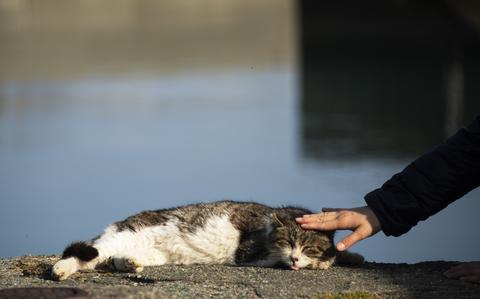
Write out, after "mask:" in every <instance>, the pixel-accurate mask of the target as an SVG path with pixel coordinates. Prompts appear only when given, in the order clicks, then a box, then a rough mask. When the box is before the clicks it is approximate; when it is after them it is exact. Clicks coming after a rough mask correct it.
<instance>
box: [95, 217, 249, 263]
mask: <svg viewBox="0 0 480 299" xmlns="http://www.w3.org/2000/svg"><path fill="white" fill-rule="evenodd" d="M177 223H178V220H177V219H172V220H170V221H168V222H167V223H166V224H165V225H158V226H152V227H146V228H143V229H141V230H140V231H138V232H132V231H121V232H114V231H113V229H112V228H111V227H110V228H107V230H106V231H105V233H104V234H103V235H102V237H101V238H100V239H98V240H97V241H96V242H95V247H96V248H98V249H99V252H100V255H101V256H103V257H108V256H118V255H120V256H132V257H135V258H136V259H137V260H139V261H140V262H141V263H142V264H143V265H145V266H149V265H151V266H153V265H163V264H194V263H202V264H211V263H224V264H233V263H234V258H235V251H236V249H237V247H238V242H239V238H240V232H239V231H238V230H237V229H236V228H235V227H234V226H233V225H232V223H231V222H230V220H229V217H228V215H223V216H213V217H211V218H210V219H208V220H207V222H206V223H205V225H204V226H203V227H199V228H198V229H197V230H196V231H194V232H193V233H191V232H181V231H180V230H179V229H178V225H177Z"/></svg>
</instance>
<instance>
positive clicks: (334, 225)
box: [301, 221, 342, 230]
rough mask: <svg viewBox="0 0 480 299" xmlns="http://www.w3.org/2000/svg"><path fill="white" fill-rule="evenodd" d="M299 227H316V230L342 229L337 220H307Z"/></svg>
mask: <svg viewBox="0 0 480 299" xmlns="http://www.w3.org/2000/svg"><path fill="white" fill-rule="evenodd" d="M301 227H302V228H304V229H318V230H337V229H342V227H341V226H340V223H339V222H338V221H327V222H307V223H302V224H301Z"/></svg>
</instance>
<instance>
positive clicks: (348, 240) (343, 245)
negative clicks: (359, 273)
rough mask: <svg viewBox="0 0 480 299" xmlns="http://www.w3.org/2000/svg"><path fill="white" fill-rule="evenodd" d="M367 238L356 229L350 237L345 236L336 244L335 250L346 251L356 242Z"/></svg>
mask: <svg viewBox="0 0 480 299" xmlns="http://www.w3.org/2000/svg"><path fill="white" fill-rule="evenodd" d="M366 237H367V235H366V234H364V233H363V232H362V231H361V230H359V229H357V230H356V231H354V232H352V233H351V234H350V235H348V236H346V237H345V238H344V239H343V240H342V241H340V242H339V243H338V244H337V249H338V250H339V251H343V250H347V249H348V248H350V247H352V246H353V245H354V244H355V243H357V242H358V241H361V240H363V239H365V238H366Z"/></svg>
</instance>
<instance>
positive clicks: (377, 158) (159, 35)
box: [0, 0, 480, 262]
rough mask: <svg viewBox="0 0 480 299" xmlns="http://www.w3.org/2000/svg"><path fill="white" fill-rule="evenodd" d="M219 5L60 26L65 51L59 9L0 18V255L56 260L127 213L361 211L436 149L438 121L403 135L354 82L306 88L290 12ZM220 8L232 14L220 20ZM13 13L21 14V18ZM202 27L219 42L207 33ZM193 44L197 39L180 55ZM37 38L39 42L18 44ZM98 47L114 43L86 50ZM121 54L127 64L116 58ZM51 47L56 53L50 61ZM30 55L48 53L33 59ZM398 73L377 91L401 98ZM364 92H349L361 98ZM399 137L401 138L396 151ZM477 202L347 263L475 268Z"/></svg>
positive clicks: (365, 249) (420, 119) (361, 248)
mask: <svg viewBox="0 0 480 299" xmlns="http://www.w3.org/2000/svg"><path fill="white" fill-rule="evenodd" d="M233 2H234V3H235V5H237V6H232V7H228V5H226V7H224V8H223V9H220V8H219V7H216V6H215V3H214V2H212V3H210V4H209V5H210V7H209V5H206V6H207V7H206V8H197V10H198V14H197V13H194V12H192V11H188V12H183V13H185V14H187V13H188V14H189V16H190V17H189V18H188V21H186V23H185V24H182V25H178V26H176V25H175V24H177V21H176V18H170V19H167V21H165V20H163V21H159V20H157V18H156V16H148V14H147V15H146V16H145V15H143V14H142V17H139V18H133V17H132V18H130V17H129V14H128V12H130V10H128V9H127V10H125V12H124V14H125V16H124V19H125V20H128V21H125V20H124V19H122V18H120V20H110V21H111V23H109V24H116V25H115V26H114V25H110V27H109V26H106V25H105V24H106V23H102V22H103V21H104V20H102V19H95V17H92V18H94V20H93V21H91V22H90V24H88V25H85V23H83V22H79V23H78V24H83V25H81V26H87V27H88V28H83V27H81V26H80V25H78V26H80V27H78V28H77V27H75V25H69V26H74V28H73V29H72V28H70V29H69V28H68V27H67V29H68V30H72V31H75V32H77V31H78V32H79V33H78V36H77V37H75V38H72V39H70V42H71V43H73V45H72V44H69V43H65V44H63V43H61V41H66V39H67V36H68V35H69V34H68V32H67V33H65V32H62V31H61V30H58V28H59V27H58V26H59V24H60V25H62V24H63V23H62V19H61V18H59V17H58V15H57V14H60V15H65V14H67V16H68V13H69V12H70V13H72V14H73V12H72V10H73V9H72V8H68V7H63V8H61V10H59V11H57V12H55V11H53V10H48V9H43V10H42V9H41V8H42V5H40V8H38V7H34V8H31V7H28V5H27V6H22V5H20V4H22V3H23V4H25V2H22V1H19V2H11V3H20V4H19V6H14V5H13V6H8V7H7V8H8V9H7V8H4V11H7V15H12V14H18V15H19V16H24V17H23V18H25V19H22V17H21V18H18V19H15V22H14V21H12V22H11V23H7V24H9V25H10V26H11V27H8V26H7V27H3V28H10V29H8V30H7V29H3V30H4V31H2V33H1V34H0V42H1V41H2V40H3V41H5V40H7V38H8V40H9V41H10V43H9V44H8V47H7V48H5V50H4V51H3V52H0V63H1V64H2V66H3V68H2V71H1V73H0V75H1V76H0V78H1V80H0V200H1V209H0V237H1V240H2V242H1V245H0V256H17V255H22V254H53V253H59V252H61V250H62V249H63V247H64V246H65V245H66V244H67V243H69V242H71V241H73V240H81V239H87V238H90V237H93V236H96V235H97V234H98V233H100V232H101V230H102V229H103V228H104V227H105V226H106V225H108V224H110V223H111V222H113V221H116V220H120V219H122V218H124V217H126V216H128V215H131V214H132V213H135V212H138V211H141V210H144V209H157V208H166V207H172V206H175V205H181V204H187V203H194V202H199V201H214V200H220V199H224V198H230V199H235V200H253V201H258V202H261V203H265V204H268V205H273V206H278V205H286V204H295V205H301V206H305V207H308V208H310V209H312V210H320V209H321V208H322V207H325V206H330V207H352V206H360V205H363V204H364V202H363V199H362V198H363V195H364V194H366V193H367V192H369V191H371V190H372V189H374V188H377V187H378V186H380V185H381V184H382V183H383V182H384V181H385V180H386V179H388V178H389V177H390V176H391V175H393V174H394V173H395V172H398V171H400V170H401V169H402V168H403V167H404V166H406V165H407V164H408V163H409V162H410V161H411V159H413V158H414V157H415V156H416V155H419V154H421V153H422V152H423V151H424V150H427V149H428V148H429V147H431V146H433V145H434V144H435V143H436V142H439V140H440V141H441V139H443V138H444V137H445V132H444V129H443V126H440V128H437V129H435V127H436V124H438V123H440V124H441V123H442V122H443V120H444V116H443V110H442V107H443V106H440V108H436V109H435V110H434V111H432V113H431V114H425V113H423V114H422V113H416V114H415V117H411V118H410V122H411V123H414V124H417V125H418V124H420V125H419V126H418V127H415V126H413V128H412V126H403V125H404V124H405V122H404V121H402V118H403V117H404V114H400V116H398V115H397V114H396V113H397V112H398V111H400V110H401V109H397V108H398V107H399V105H400V106H401V107H406V106H408V105H410V104H411V103H410V102H408V101H407V102H405V103H403V104H399V103H398V102H397V101H396V100H390V102H389V101H388V99H385V100H384V101H383V102H381V103H383V104H382V105H384V107H390V108H388V109H390V110H388V109H387V111H386V112H385V113H386V114H385V117H376V116H375V115H376V114H375V113H369V112H368V111H371V110H372V109H373V108H374V107H378V105H379V100H378V99H379V97H377V98H375V99H374V100H372V102H369V100H368V98H369V96H368V94H367V95H364V96H363V97H362V101H363V103H364V105H360V106H359V105H358V102H356V100H358V99H359V98H358V97H357V98H356V97H355V95H354V92H353V91H359V90H360V91H362V90H363V89H362V87H358V86H356V85H355V86H356V87H355V86H353V85H351V84H350V85H349V83H348V82H352V81H355V82H357V81H358V80H355V77H353V78H354V79H352V75H351V74H348V75H345V74H342V73H341V72H340V73H339V74H337V78H340V82H343V83H342V85H343V86H340V87H338V88H337V89H335V87H334V85H332V84H331V82H330V83H329V82H328V81H325V80H323V81H322V80H320V81H317V82H319V83H318V84H317V85H316V86H317V87H319V90H317V89H315V88H313V89H312V87H311V85H308V84H306V82H312V78H316V77H318V76H319V77H322V76H323V78H325V76H326V74H330V73H322V71H320V73H318V71H314V72H313V73H312V72H311V71H310V70H309V69H300V67H299V63H298V60H297V58H296V57H298V56H299V52H300V51H301V49H299V48H298V47H299V46H298V45H297V44H296V43H295V40H296V35H295V34H296V33H295V32H297V30H299V29H298V28H297V27H296V26H297V25H296V24H297V22H296V19H295V18H296V17H295V16H296V10H295V7H294V5H293V4H292V2H290V1H276V0H275V1H269V2H268V4H266V5H265V6H261V7H259V6H257V5H256V4H255V3H254V2H248V1H246V2H245V1H233ZM45 3H46V4H43V5H45V7H44V8H48V7H49V5H51V4H52V3H53V4H54V3H55V1H48V2H45ZM122 3H124V4H125V5H127V4H128V5H133V6H135V5H138V6H139V7H137V8H138V9H140V10H141V9H143V10H142V11H144V12H145V11H150V10H151V9H145V6H147V8H148V5H150V6H152V5H153V6H155V5H160V6H161V7H154V8H158V11H166V12H164V14H166V15H168V11H172V10H174V11H176V12H177V13H179V11H183V10H181V9H180V8H179V7H178V5H179V4H175V3H169V4H165V3H164V4H153V3H150V2H147V1H138V3H139V4H132V2H129V1H124V2H122ZM245 3H246V4H245ZM25 5H26V4H25ZM232 5H233V4H232ZM79 6H82V5H80V4H79ZM142 7H143V8H142ZM212 7H216V9H217V10H215V9H213V10H212ZM226 8H231V9H232V10H228V11H230V15H229V17H228V18H226V17H223V18H222V17H221V16H225V9H226ZM234 8H235V9H234ZM98 9H99V11H100V12H99V14H100V15H101V12H102V9H101V8H98ZM152 9H153V8H152ZM24 10H26V11H29V10H33V12H34V13H33V16H34V17H33V19H30V18H32V17H31V15H29V14H25V15H24V14H23V13H24V12H25V11H24ZM74 11H75V12H78V11H79V10H78V7H77V8H76V9H75V10H74ZM105 11H108V9H106V8H104V12H105ZM122 11H123V10H122ZM135 11H138V10H135ZM209 11H210V12H211V15H209V17H208V18H205V17H204V14H207V12H209ZM80 14H82V12H81V10H80ZM52 15H53V18H52ZM85 15H88V14H87V13H86V12H85ZM105 15H108V14H107V13H105ZM118 15H119V14H117V16H118ZM120 15H121V16H123V15H122V14H120ZM46 16H49V17H50V18H47V17H46ZM278 16H281V18H278ZM56 17H57V18H56ZM179 18H180V17H179ZM47 19H48V20H50V21H49V22H50V23H48V22H47V23H45V22H46V21H45V20H47ZM67 19H68V18H67ZM180 19H181V18H180ZM21 20H24V21H25V20H28V21H29V22H31V24H33V25H31V26H32V27H29V25H28V24H27V23H28V22H27V23H22V22H20V21H21ZM107 21H108V19H107ZM114 21H115V22H117V23H115V22H114ZM36 22H37V23H36ZM56 22H57V23H56ZM158 22H167V25H169V26H170V27H169V28H170V29H171V30H173V31H172V32H175V34H171V33H170V31H169V30H165V29H164V28H163V27H161V26H157V25H158ZM216 22H220V23H221V24H223V27H222V28H223V29H222V30H224V32H219V31H215V32H211V31H208V30H207V29H208V28H212V27H211V26H212V23H213V24H217V23H216ZM72 23H73V24H76V23H75V19H73V21H72ZM107 23H108V22H107ZM19 24H20V25H19ZM25 24H27V25H25ZM38 24H40V25H42V24H43V26H44V27H41V26H40V25H38ZM264 24H268V25H264ZM34 25H35V26H34ZM247 25H249V26H247ZM38 26H40V29H38ZM280 26H282V27H281V28H282V29H283V30H280V33H279V32H278V30H277V28H280ZM34 28H37V29H36V30H38V31H35V30H34ZM52 28H53V29H52ZM139 28H140V29H139ZM145 28H147V29H148V30H147V33H145V32H144V31H145V30H144V29H145ZM172 28H173V29H172ZM199 28H200V29H199ZM258 28H263V30H258ZM74 29H75V30H74ZM201 29H202V30H201ZM68 30H67V31H68ZM76 30H77V31H76ZM217 30H218V29H217ZM142 32H143V33H142ZM114 33H115V34H114ZM193 33H195V34H198V35H200V37H197V38H195V39H194V41H193V45H194V46H195V47H196V48H195V51H193V50H192V46H191V44H190V42H191V40H192V36H195V35H194V34H193ZM36 34H40V35H41V36H44V37H50V38H49V40H50V43H47V44H46V45H25V44H24V43H25V36H27V37H28V36H34V35H36ZM98 35H101V36H109V37H110V38H111V39H113V41H112V40H111V41H110V42H101V44H100V45H98V44H93V46H92V44H90V43H86V42H85V41H92V40H95V41H96V40H97V38H98ZM152 37H156V38H155V40H153V41H151V39H152ZM100 40H102V39H100ZM82 41H83V42H82ZM185 41H188V43H186V42H185ZM252 41H255V43H253V42H252ZM102 43H104V44H102ZM126 44H128V45H130V47H132V48H131V49H130V51H129V50H126V49H125V48H124V47H120V49H118V46H119V45H122V46H123V45H126ZM232 44H235V45H236V46H235V47H232V46H231V45H232ZM59 45H61V47H62V49H64V51H65V53H66V54H63V55H64V56H59V57H56V56H57V55H58V53H59V52H58V50H57V47H58V46H59ZM87 45H90V46H87ZM15 47H18V48H21V49H22V48H23V49H24V52H18V51H14V49H17V48H15ZM32 47H33V50H32ZM44 47H45V48H46V49H47V50H49V51H42V52H41V53H40V54H39V53H37V52H39V51H40V50H42V49H45V48H44ZM90 47H91V48H90ZM35 49H36V50H37V51H35ZM237 49H240V51H237ZM25 51H26V52H29V54H28V55H26V54H25ZM139 52H140V53H142V55H138V53H139ZM78 53H83V55H84V56H81V55H80V56H79V55H78ZM108 53H112V56H108V55H106V54H108ZM186 53H188V54H189V55H186ZM23 55H26V56H23ZM216 58H218V59H216ZM105 59H106V60H105ZM185 60H187V61H185ZM30 64H31V65H33V66H35V67H32V68H29V67H28V65H30ZM85 65H86V66H85ZM312 74H313V75H312ZM400 74H402V73H400ZM404 74H406V75H400V76H397V77H395V76H394V77H393V79H392V80H393V81H395V82H400V83H399V84H401V83H402V82H401V80H400V79H401V78H402V76H403V77H408V72H406V73H404ZM356 76H360V77H361V76H362V73H361V72H360V73H359V74H357V75H356ZM327 77H328V76H327ZM342 78H343V79H342ZM345 78H346V79H345ZM370 78H376V75H375V74H373V75H372V76H370ZM399 78H400V79H399ZM342 80H343V81H342ZM372 80H373V79H372ZM345 82H347V83H345ZM369 82H370V81H368V80H367V81H363V85H362V86H367V87H368V88H369V90H372V87H371V86H370V85H369V84H370V83H369ZM434 83H435V82H433V83H432V82H430V81H429V82H428V84H427V87H426V88H427V89H428V88H433V87H432V86H434V85H435V84H434ZM309 86H310V87H309ZM345 86H347V87H348V88H346V87H345ZM355 88H356V89H355ZM388 88H389V87H388V86H387V87H385V89H384V90H386V89H388ZM346 89H347V90H353V91H352V92H351V93H348V92H345V90H346ZM373 90H374V89H373ZM340 91H341V92H342V93H341V94H342V96H338V95H339V94H340V93H339V92H340ZM363 91H364V90H363ZM432 94H433V95H438V94H439V91H438V90H432ZM383 96H384V94H382V95H381V97H383ZM315 98H316V99H320V100H318V101H317V102H315V101H314V99H315ZM332 98H335V99H336V101H335V102H330V100H331V99H332ZM348 99H350V100H348ZM414 100H415V101H416V100H418V99H414ZM312 101H313V102H312ZM425 101H426V103H431V102H429V101H431V98H429V99H426V100H425ZM312 103H313V104H312ZM331 103H337V104H336V105H334V104H331ZM468 103H471V102H468ZM425 105H427V104H425ZM305 107H310V109H305ZM358 107H363V108H364V110H361V109H357V108H358ZM396 107H397V108H396ZM364 111H367V112H364ZM405 111H406V112H405V113H407V114H408V109H406V110H405ZM388 113H390V114H395V115H397V116H395V118H393V120H394V121H391V122H388V121H387V122H386V121H385V119H389V117H388V115H389V114H388ZM395 120H397V121H395ZM410 122H408V123H410ZM386 124H387V125H386ZM421 124H435V125H425V126H421ZM432 127H433V128H434V129H432ZM412 130H415V134H414V136H415V137H414V138H412V139H408V138H404V137H405V136H409V132H411V131H412ZM358 132H363V133H364V134H363V135H361V136H363V137H362V138H358V134H357V133H358ZM422 136H427V137H426V138H422ZM425 139H426V141H425ZM365 140H366V141H365ZM479 196H480V193H479V191H478V190H476V191H474V192H472V193H470V194H468V195H467V196H466V197H465V198H464V199H462V200H460V201H457V202H456V203H454V204H452V205H451V206H450V207H449V208H448V209H447V210H444V211H442V212H441V213H439V214H438V215H436V216H435V217H433V218H432V219H430V220H428V221H427V222H425V223H422V224H421V225H420V226H418V227H417V228H414V229H413V230H412V231H411V232H410V233H409V234H407V235H405V236H402V237H400V238H385V237H384V236H382V235H381V234H378V235H377V236H375V237H374V238H371V239H370V240H369V241H365V242H362V243H361V244H359V245H358V246H356V249H355V250H356V251H358V252H361V253H362V254H364V255H365V257H366V258H367V259H368V260H374V261H383V262H416V261H423V260H437V259H445V260H480V255H479V253H478V250H477V248H478V246H479V245H480V244H479V241H477V240H478V238H476V237H475V236H476V232H473V233H471V232H470V229H471V228H473V227H476V226H477V224H476V221H475V219H476V212H477V211H478V210H479V206H480V203H479V201H478V197H479ZM341 235H342V234H340V235H339V236H341Z"/></svg>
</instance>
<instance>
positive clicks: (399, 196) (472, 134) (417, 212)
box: [365, 116, 480, 236]
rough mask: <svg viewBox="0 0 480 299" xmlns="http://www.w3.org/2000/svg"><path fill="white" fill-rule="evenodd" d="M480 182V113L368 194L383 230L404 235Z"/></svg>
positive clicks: (368, 199) (371, 206)
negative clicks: (466, 125)
mask: <svg viewBox="0 0 480 299" xmlns="http://www.w3.org/2000/svg"><path fill="white" fill-rule="evenodd" d="M479 185H480V116H477V118H476V119H475V121H473V122H472V123H471V124H470V125H469V126H468V127H466V128H463V129H461V130H459V131H458V132H457V133H456V134H455V135H453V136H452V137H450V138H449V139H448V140H447V141H446V142H445V143H443V144H441V145H440V146H438V147H436V148H435V149H433V150H432V151H431V152H429V153H427V154H425V155H423V156H421V157H420V158H418V159H416V160H415V161H414V162H412V163H411V164H410V165H408V166H407V167H406V168H405V169H404V170H403V171H402V172H400V173H397V174H395V175H394V176H393V177H392V178H391V179H390V180H388V181H387V182H385V184H383V186H382V187H381V188H379V189H376V190H374V191H372V192H370V193H368V194H367V195H366V196H365V201H366V202H367V204H368V206H369V207H370V208H371V209H372V210H373V212H374V213H375V215H376V216H377V217H378V219H379V221H380V223H381V225H382V230H383V232H384V233H385V234H386V235H387V236H390V235H393V236H400V235H402V234H404V233H406V232H407V231H409V230H410V229H411V228H412V227H413V226H415V225H416V224H417V223H418V221H420V220H425V219H427V218H428V217H430V216H431V215H433V214H435V213H437V212H438V211H440V210H442V209H443V208H445V207H446V206H447V205H449V204H450V203H451V202H453V201H455V200H457V199H459V198H460V197H462V196H463V195H465V194H466V193H467V192H469V191H471V190H472V189H474V188H476V187H477V186H479Z"/></svg>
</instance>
